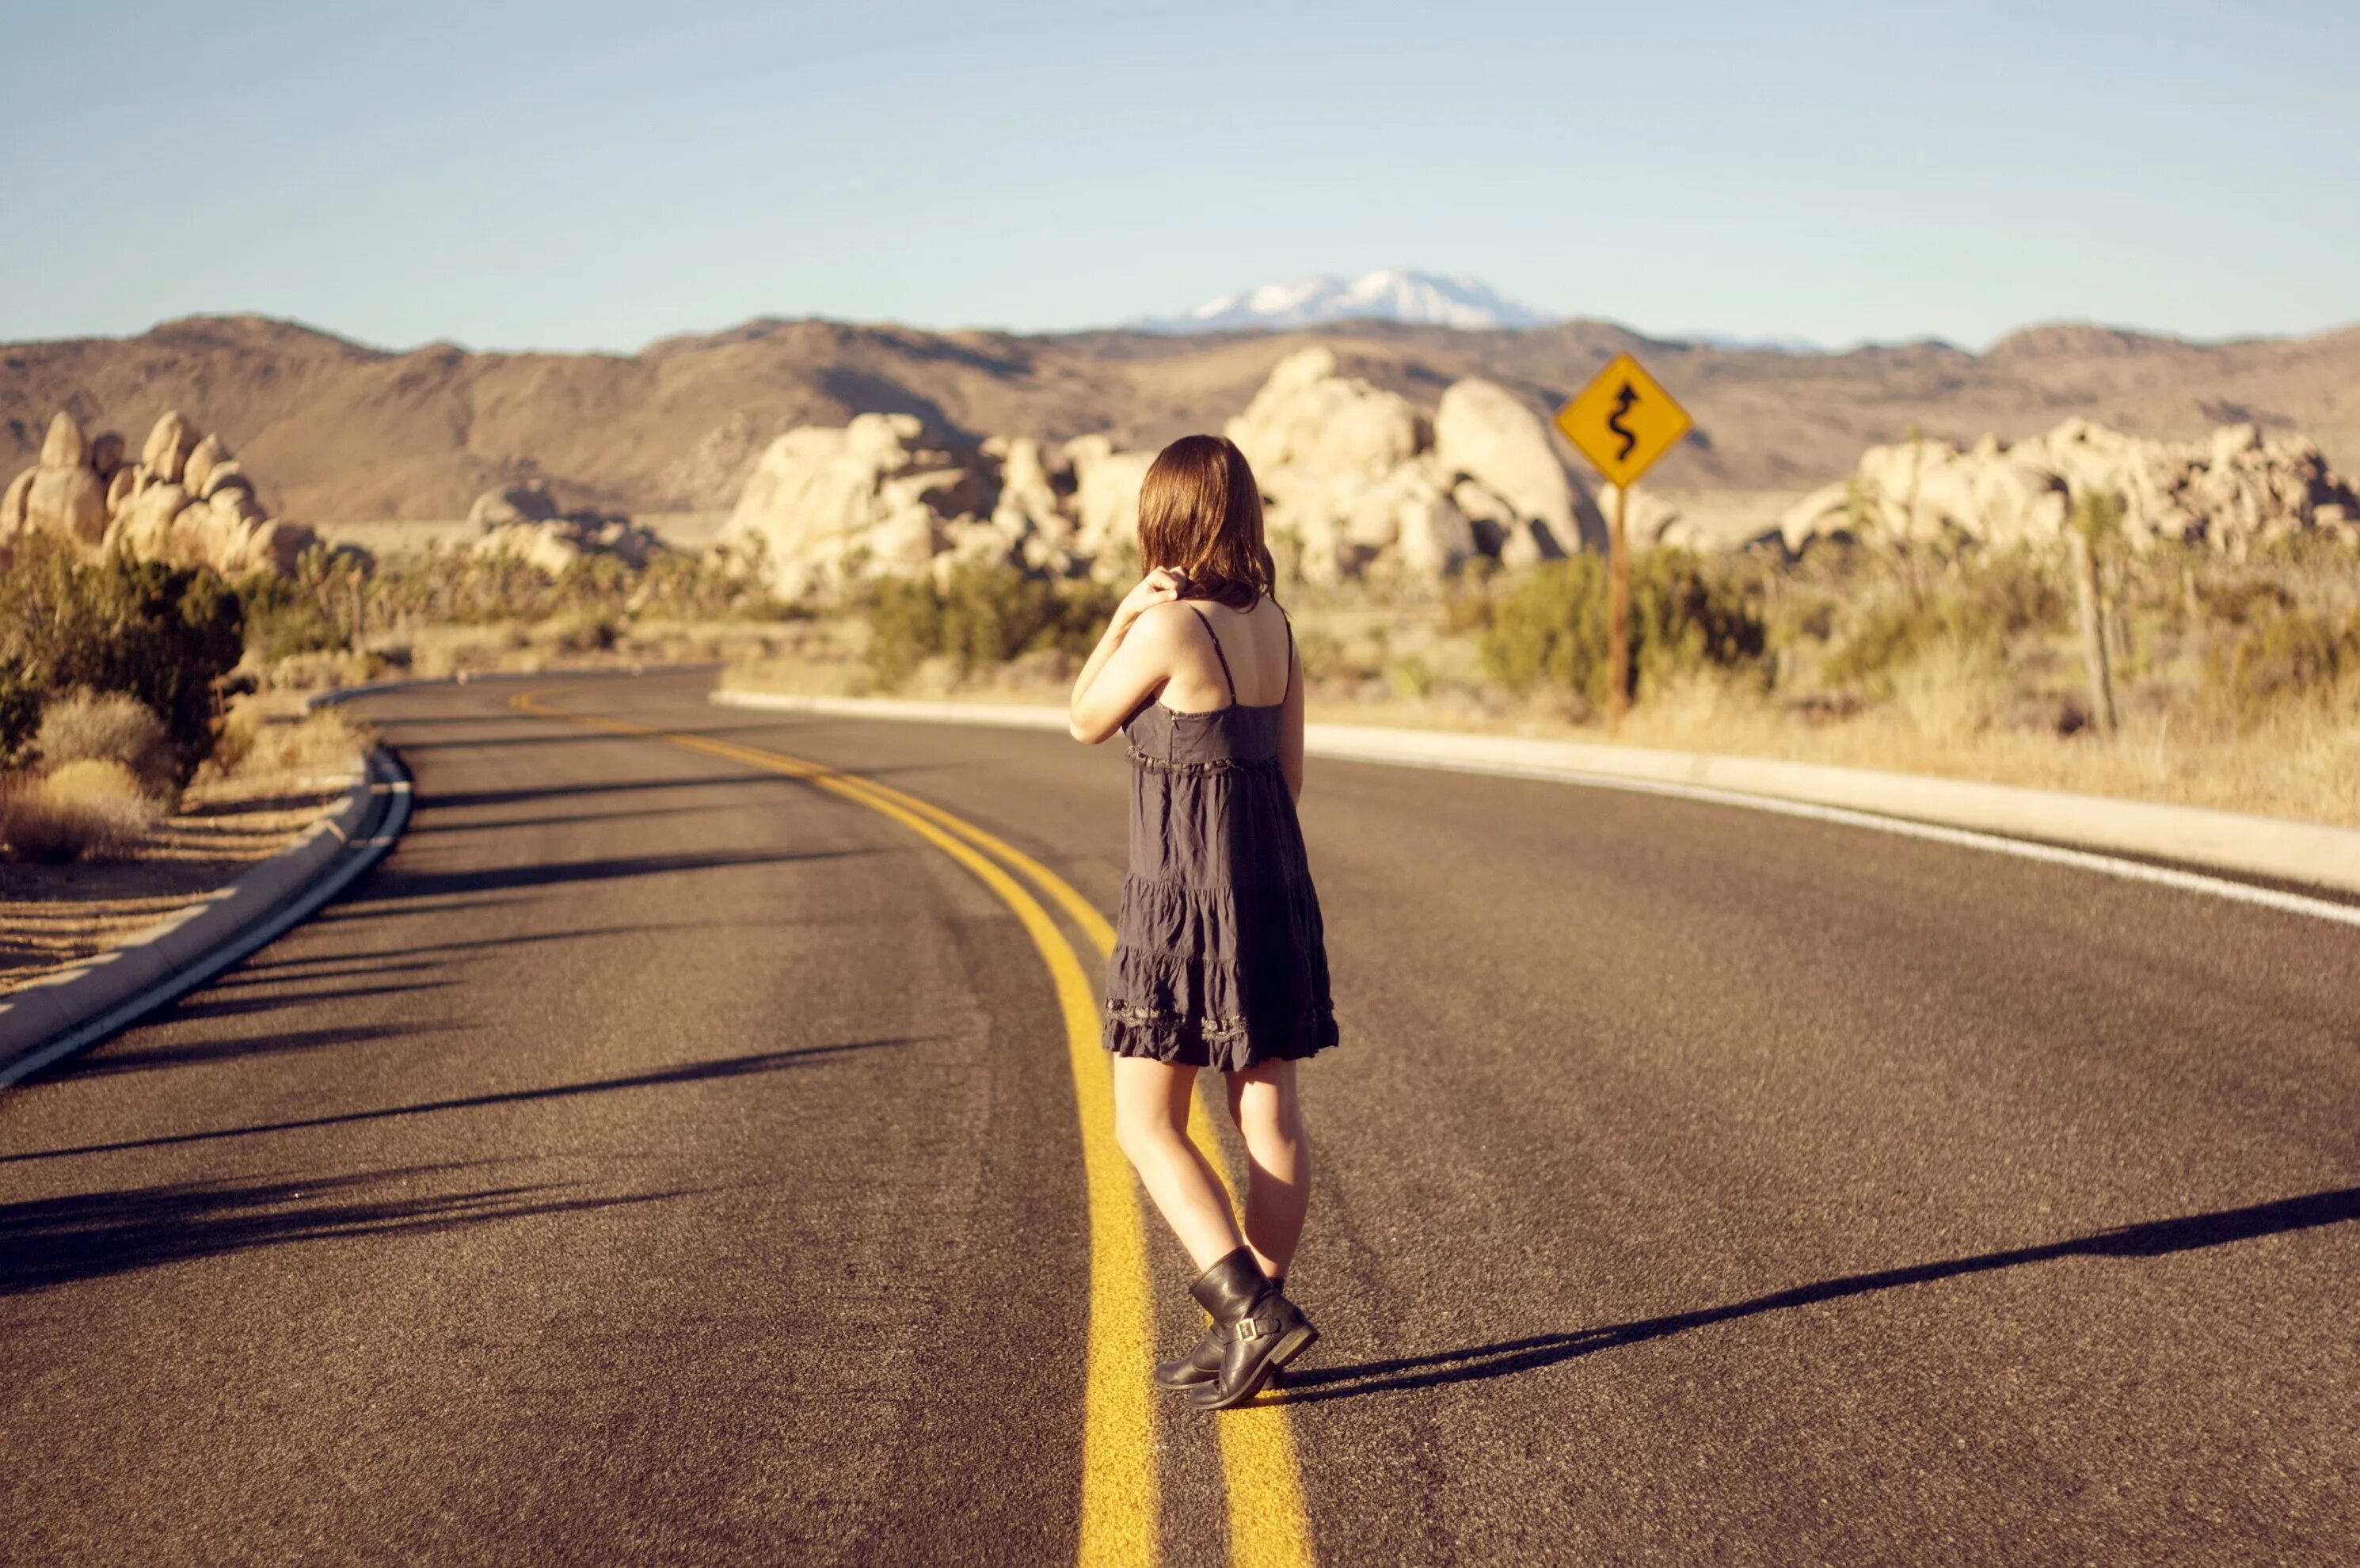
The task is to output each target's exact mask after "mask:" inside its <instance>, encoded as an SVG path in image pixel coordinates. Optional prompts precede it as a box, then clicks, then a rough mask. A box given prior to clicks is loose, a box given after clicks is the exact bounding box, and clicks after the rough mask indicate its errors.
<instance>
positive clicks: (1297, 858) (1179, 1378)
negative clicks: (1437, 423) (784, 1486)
mask: <svg viewBox="0 0 2360 1568" xmlns="http://www.w3.org/2000/svg"><path fill="white" fill-rule="evenodd" d="M1139 545H1140V556H1141V560H1142V564H1144V565H1145V567H1146V568H1147V575H1146V577H1145V578H1144V579H1142V581H1141V583H1139V585H1138V586H1137V587H1135V588H1133V589H1132V590H1131V593H1129V594H1128V595H1126V596H1125V597H1124V599H1123V601H1122V603H1121V604H1120V606H1118V607H1117V608H1116V610H1115V613H1114V620H1113V622H1112V624H1111V625H1109V626H1108V627H1107V630H1106V635H1105V636H1104V637H1101V638H1100V639H1099V641H1098V648H1097V650H1096V651H1095V652H1093V653H1092V654H1091V655H1090V658H1089V662H1088V663H1087V664H1086V665H1084V666H1083V667H1082V673H1081V676H1080V678H1079V679H1078V680H1076V681H1075V682H1074V698H1073V706H1072V728H1073V733H1074V738H1075V739H1076V740H1079V741H1083V742H1086V743H1087V744H1089V745H1091V746H1096V745H1098V743H1099V742H1100V741H1103V740H1106V739H1107V738H1109V736H1111V735H1114V734H1115V732H1116V731H1117V730H1120V731H1121V732H1122V733H1123V734H1124V735H1125V736H1126V737H1127V739H1128V740H1129V742H1130V749H1131V875H1130V877H1129V878H1128V879H1127V880H1126V881H1125V882H1124V883H1123V889H1122V908H1121V911H1120V915H1119V916H1118V918H1117V920H1116V922H1115V924H1116V942H1115V950H1114V955H1113V957H1112V959H1111V960H1110V961H1109V964H1108V966H1107V994H1106V1035H1105V1043H1106V1047H1107V1049H1108V1050H1109V1051H1112V1052H1113V1053H1114V1098H1115V1136H1116V1139H1117V1141H1118V1142H1120V1144H1121V1146H1122V1151H1123V1153H1124V1155H1125V1156H1126V1157H1128V1158H1129V1159H1130V1160H1131V1165H1132V1167H1133V1168H1134V1169H1135V1170H1137V1171H1138V1172H1139V1178H1140V1181H1142V1183H1143V1184H1144V1185H1145V1186H1146V1188H1147V1194H1148V1196H1149V1197H1150V1198H1152V1199H1153V1200H1154V1203H1155V1206H1156V1208H1157V1210H1158V1211H1160V1212H1161V1213H1162V1214H1163V1215H1164V1220H1165V1221H1166V1222H1167V1223H1168V1224H1169V1225H1171V1226H1172V1229H1173V1231H1174V1232H1175V1234H1176V1235H1177V1236H1179V1238H1180V1243H1181V1245H1182V1246H1183V1247H1186V1248H1187V1250H1188V1256H1189V1257H1190V1258H1191V1259H1193V1260H1194V1262H1195V1265H1196V1268H1197V1269H1200V1270H1202V1273H1201V1275H1200V1277H1199V1278H1198V1279H1197V1280H1196V1283H1195V1284H1194V1285H1193V1286H1191V1287H1190V1288H1189V1290H1190V1294H1192V1295H1193V1296H1195V1297H1196V1301H1197V1303H1198V1304H1199V1305H1200V1306H1202V1307H1203V1308H1204V1309H1205V1311H1206V1312H1207V1313H1209V1314H1210V1315H1211V1317H1212V1320H1213V1322H1212V1326H1211V1327H1210V1328H1209V1329H1207V1331H1206V1334H1205V1336H1204V1338H1203V1339H1202V1340H1200V1341H1198V1342H1197V1344H1196V1347H1195V1348H1194V1349H1193V1350H1191V1351H1189V1352H1188V1354H1186V1355H1185V1356H1181V1357H1180V1358H1178V1359H1177V1360H1175V1361H1166V1362H1162V1363H1159V1364H1158V1365H1157V1367H1156V1368H1155V1380H1156V1381H1157V1382H1158V1383H1160V1384H1162V1385H1163V1386H1164V1387H1165V1388H1176V1389H1182V1390H1185V1391H1186V1392H1187V1394H1188V1396H1189V1399H1190V1402H1191V1403H1193V1404H1194V1405H1195V1406H1196V1408H1197V1409H1199V1410H1226V1409H1228V1408H1229V1407H1230V1406H1231V1405H1237V1404H1242V1403H1243V1402H1245V1401H1246V1400H1248V1399H1251V1398H1253V1396H1254V1394H1255V1392H1256V1391H1257V1390H1258V1389H1260V1388H1262V1384H1263V1383H1264V1382H1265V1381H1266V1380H1267V1379H1268V1378H1269V1377H1271V1376H1272V1375H1273V1373H1274V1372H1276V1371H1277V1369H1278V1368H1279V1367H1284V1366H1285V1365H1286V1364H1287V1363H1288V1362H1290V1361H1292V1360H1294V1359H1295V1356H1299V1355H1300V1354H1302V1352H1303V1351H1304V1350H1305V1349H1306V1347H1307V1346H1308V1345H1310V1344H1311V1343H1312V1342H1313V1341H1314V1340H1316V1339H1317V1338H1318V1336H1319V1335H1318V1330H1317V1329H1315V1328H1313V1327H1312V1326H1311V1322H1310V1320H1309V1319H1308V1318H1306V1317H1305V1316H1304V1315H1303V1312H1302V1310H1301V1309H1300V1308H1298V1307H1297V1306H1295V1303H1294V1302H1293V1301H1288V1300H1287V1299H1286V1295H1285V1293H1284V1289H1283V1286H1284V1283H1285V1275H1286V1269H1287V1265H1288V1263H1289V1261H1290V1260H1291V1259H1292V1258H1293V1257H1294V1255H1295V1242H1296V1239H1297V1238H1298V1237H1299V1236H1301V1235H1302V1234H1303V1215H1304V1210H1305V1207H1306V1203H1308V1201H1309V1198H1310V1194H1311V1165H1310V1158H1309V1154H1308V1152H1307V1151H1306V1149H1305V1147H1304V1141H1303V1115H1302V1111H1301V1108H1300V1106H1299V1105H1298V1104H1297V1102H1296V1099H1295V1062H1298V1061H1300V1060H1301V1059H1302V1058H1304V1057H1306V1056H1309V1055H1310V1054H1311V1053H1312V1052H1314V1051H1320V1050H1323V1049H1325V1048H1326V1047H1327V1046H1330V1045H1333V1044H1335V1043H1336V1018H1335V1012H1334V1008H1333V1006H1332V1004H1331V1003H1330V1001H1329V999H1328V994H1327V947H1326V941H1325V937H1324V935H1323V932H1322V930H1321V926H1320V920H1319V898H1318V895H1317V893H1316V892H1314V891H1313V889H1312V886H1311V871H1310V867H1309V866H1308V865H1307V864H1306V860H1305V858H1304V852H1303V833H1302V830H1301V829H1300V828H1299V827H1298V826H1297V824H1296V822H1295V800H1296V799H1297V798H1298V797H1300V796H1301V794H1302V793H1303V681H1302V680H1301V678H1300V676H1299V675H1298V673H1297V671H1296V669H1295V665H1296V662H1297V660H1296V658H1295V630H1294V627H1293V626H1291V625H1290V624H1289V623H1288V621H1287V618H1286V612H1285V611H1284V610H1283V609H1281V608H1280V607H1279V605H1278V602H1277V601H1276V600H1275V599H1273V598H1272V597H1271V590H1272V587H1273V567H1272V563H1271V558H1270V550H1268V548H1267V547H1266V546H1265V545H1264V544H1263V542H1262V495H1261V492H1260V491H1259V490H1258V489H1257V488H1256V486H1255V485H1254V477H1253V473H1252V471H1251V469H1250V468H1249V467H1248V466H1247V464H1246V459H1245V454H1244V453H1243V452H1240V451H1239V450H1238V449H1237V447H1236V446H1235V445H1234V444H1232V443H1231V442H1229V441H1224V440H1222V439H1221V438H1220V437H1218V436H1188V437H1185V438H1184V439H1182V440H1180V441H1174V442H1173V443H1172V444H1171V445H1170V446H1168V447H1166V448H1164V451H1163V452H1162V453H1161V454H1160V455H1158V456H1157V458H1156V460H1155V463H1154V466H1153V467H1152V468H1150V469H1149V470H1148V471H1147V477H1146V479H1145V480H1144V481H1143V482H1142V484H1141V485H1140V491H1139ZM1207 1067H1210V1068H1215V1069H1218V1071H1220V1072H1221V1073H1225V1074H1226V1075H1227V1077H1228V1086H1229V1115H1230V1116H1231V1117H1232V1118H1233V1119H1234V1120H1235V1121H1236V1123H1237V1125H1238V1130H1239V1132H1240V1133H1241V1134H1242V1135H1243V1136H1244V1138H1245V1144H1246V1152H1247V1156H1248V1160H1249V1163H1250V1164H1251V1181H1250V1182H1249V1184H1248V1186H1247V1191H1246V1205H1245V1211H1246V1212H1245V1224H1244V1226H1243V1229H1242V1231H1240V1226H1239V1224H1238V1221H1237V1217H1236V1216H1235V1215H1234V1214H1232V1213H1231V1212H1230V1208H1229V1197H1228V1195H1227V1194H1226V1193H1225V1192H1223V1191H1222V1189H1221V1183H1220V1180H1219V1178H1218V1176H1217V1175H1216V1174H1215V1172H1214V1171H1213V1168H1212V1167H1211V1165H1209V1164H1208V1163H1207V1161H1206V1159H1205V1156H1204V1154H1203V1152H1202V1151H1201V1150H1199V1149H1197V1148H1196V1145H1195V1144H1194V1143H1193V1142H1191V1141H1190V1140H1189V1138H1188V1104H1189V1095H1190V1094H1191V1093H1192V1092H1193V1090H1194V1088H1195V1084H1196V1073H1197V1071H1198V1070H1199V1069H1201V1068H1207Z"/></svg>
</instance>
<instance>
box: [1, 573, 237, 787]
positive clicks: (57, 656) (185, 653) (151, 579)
mask: <svg viewBox="0 0 2360 1568" xmlns="http://www.w3.org/2000/svg"><path fill="white" fill-rule="evenodd" d="M244 631H245V613H244V610H243V609H242V607H241V606H240V604H239V603H238V599H237V595H236V593H235V592H233V591H232V589H231V588H230V586H229V584H228V583H225V582H224V581H223V580H222V577H221V575H220V574H219V573H218V572H213V571H211V570H209V569H207V568H204V567H180V566H169V565H166V564H164V563H163V562H161V561H131V560H127V559H126V558H124V557H122V556H120V555H111V556H108V557H106V558H104V559H103V560H100V561H94V562H90V563H87V564H85V563H83V562H82V561H80V560H78V559H77V558H76V557H75V555H74V553H73V551H72V550H71V549H67V548H63V547H46V548H39V547H29V546H28V547H26V548H20V549H19V550H18V552H17V558H16V564H15V566H14V567H13V568H11V569H10V570H9V571H8V572H5V573H0V660H5V661H8V662H11V663H13V664H14V665H15V667H16V669H18V670H21V671H22V672H23V677H24V678H25V679H26V680H27V681H30V683H31V684H32V685H33V687H34V688H35V689H36V690H37V691H41V692H42V693H44V694H47V693H51V692H60V691H68V690H71V689H72V688H75V687H85V688H88V689H89V690H91V691H122V692H126V693H128V694H129V695H131V696H133V697H136V698H137V699H138V700H139V701H140V702H143V703H145V704H146V705H147V707H148V708H149V709H150V710H152V711H153V712H154V713H156V714H157V715H158V717H160V718H161V719H162V720H163V721H164V729H165V733H166V734H167V735H169V737H170V739H171V743H172V748H173V752H174V755H175V757H176V758H177V772H178V775H179V777H180V778H182V779H185V778H186V777H187V776H188V774H189V772H190V771H191V769H193V768H195V767H196V765H197V763H198V762H199V761H200V760H201V759H202V757H204V755H205V752H206V750H207V749H208V748H209V747H210V746H211V745H212V744H213V724H214V721H215V719H216V718H217V717H218V716H219V714H220V713H221V704H222V692H221V681H222V679H223V677H224V676H225V675H227V674H228V673H229V671H230V670H232V669H233V668H235V666H236V664H237V661H238V659H239V658H240V657H241V656H242V655H243V653H244V652H245V646H246V645H245V638H244Z"/></svg>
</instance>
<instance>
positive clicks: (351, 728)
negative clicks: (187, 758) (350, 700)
mask: <svg viewBox="0 0 2360 1568" xmlns="http://www.w3.org/2000/svg"><path fill="white" fill-rule="evenodd" d="M365 738H366V737H365V736H364V735H363V733H362V731H361V730H360V729H358V728H357V727H356V726H355V725H354V724H353V723H352V721H350V720H349V719H347V718H345V717H344V713H343V711H342V710H341V709H337V708H333V707H324V708H315V709H313V710H312V711H311V712H310V713H306V714H304V715H303V716H302V717H301V718H300V719H295V720H291V721H284V722H280V723H277V724H274V723H272V722H271V721H270V720H268V719H267V718H265V717H263V715H262V714H261V713H258V712H257V711H256V710H255V709H254V708H253V707H251V706H244V707H239V708H235V709H233V710H232V711H231V713H230V716H229V718H228V720H227V721H226V722H225V723H224V724H223V725H222V734H221V740H220V743H219V744H218V745H217V746H214V748H213V757H212V758H211V760H210V767H211V768H212V769H213V771H215V772H218V773H224V774H227V773H243V774H261V773H332V772H335V771H337V770H339V769H341V768H346V767H349V766H350V765H351V764H352V761H353V759H354V757H355V756H357V755H358V753H359V751H360V749H361V746H362V743H363V741H364V739H365Z"/></svg>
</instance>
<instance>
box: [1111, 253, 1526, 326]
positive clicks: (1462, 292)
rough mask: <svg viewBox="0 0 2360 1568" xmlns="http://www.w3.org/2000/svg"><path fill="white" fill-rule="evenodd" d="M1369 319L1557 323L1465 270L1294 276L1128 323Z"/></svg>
mask: <svg viewBox="0 0 2360 1568" xmlns="http://www.w3.org/2000/svg"><path fill="white" fill-rule="evenodd" d="M1371 318H1373V319H1375V320H1379V321H1409V322H1414V323H1416V324H1418V325H1422V326H1437V327H1459V328H1462V329H1468V330H1480V329H1481V328H1486V327H1537V326H1542V325H1545V324H1546V323H1547V322H1549V321H1553V320H1555V319H1556V318H1554V317H1552V316H1550V315H1548V314H1546V312H1544V311H1540V310H1534V309H1532V307H1530V306H1528V305H1520V304H1518V303H1517V302H1516V301H1515V300H1513V299H1508V298H1507V297H1506V296H1504V295H1502V294H1501V293H1500V291H1499V290H1497V289H1493V288H1492V287H1491V285H1490V284H1488V283H1485V282H1484V281H1483V280H1482V279H1480V278H1470V277H1468V276H1467V275H1466V274H1465V273H1463V272H1452V273H1440V272H1412V271H1408V270H1405V269H1404V268H1400V267H1389V268H1387V269H1385V270H1384V271H1382V272H1371V273H1365V274H1363V275H1361V276H1360V277H1359V278H1295V279H1294V280H1293V281H1292V282H1287V283H1266V284H1264V285H1262V287H1261V288H1259V289H1247V290H1246V291H1244V292H1242V293H1238V294H1224V295H1222V296H1221V297H1220V298H1219V299H1207V301H1205V303H1203V304H1201V305H1199V306H1197V307H1196V309H1195V310H1186V311H1183V312H1182V313H1181V314H1179V315H1176V316H1143V317H1141V318H1140V319H1138V320H1136V321H1131V322H1129V323H1127V324H1128V325H1130V326H1132V327H1136V328H1139V329H1142V330H1143V331H1146V332H1230V331H1236V330H1240V329H1251V328H1255V327H1304V326H1310V325H1312V324H1314V323H1316V322H1319V321H1354V320H1367V319H1371Z"/></svg>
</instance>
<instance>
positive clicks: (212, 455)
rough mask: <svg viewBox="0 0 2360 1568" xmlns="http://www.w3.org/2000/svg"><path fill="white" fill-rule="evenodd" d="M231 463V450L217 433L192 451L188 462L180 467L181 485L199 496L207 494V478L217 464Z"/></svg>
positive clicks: (198, 444) (199, 443)
mask: <svg viewBox="0 0 2360 1568" xmlns="http://www.w3.org/2000/svg"><path fill="white" fill-rule="evenodd" d="M228 461H229V448H228V446H226V445H225V444H224V442H223V441H222V439H221V435H220V432H218V431H216V432H214V433H213V434H212V435H209V436H207V437H206V438H205V439H204V440H202V441H199V442H198V443H197V444H196V445H195V446H194V447H192V448H191V449H190V452H189V456H188V460H187V461H186V462H185V463H182V464H181V465H180V483H181V484H183V485H187V486H188V487H189V488H190V489H191V491H193V492H195V493H196V494H197V495H203V494H204V493H205V478H206V476H207V475H208V474H212V473H213V467H214V465H215V464H216V463H226V462H228Z"/></svg>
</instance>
